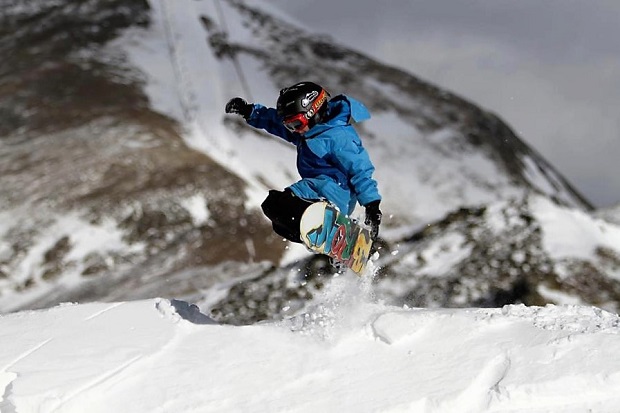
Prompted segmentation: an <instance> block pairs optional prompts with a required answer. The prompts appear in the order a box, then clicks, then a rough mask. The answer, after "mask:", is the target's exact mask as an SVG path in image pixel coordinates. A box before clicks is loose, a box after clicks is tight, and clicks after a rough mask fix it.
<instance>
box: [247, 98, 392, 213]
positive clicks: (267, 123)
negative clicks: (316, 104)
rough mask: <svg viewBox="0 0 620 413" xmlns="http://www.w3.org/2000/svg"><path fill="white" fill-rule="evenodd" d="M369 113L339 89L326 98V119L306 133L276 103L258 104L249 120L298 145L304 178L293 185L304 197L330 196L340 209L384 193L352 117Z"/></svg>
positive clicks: (299, 166) (361, 117)
mask: <svg viewBox="0 0 620 413" xmlns="http://www.w3.org/2000/svg"><path fill="white" fill-rule="evenodd" d="M368 118H370V113H368V110H367V109H366V107H365V106H364V105H363V104H362V103H361V102H358V101H357V100H355V99H353V98H350V97H348V96H345V95H338V96H335V97H334V98H332V99H331V100H330V101H329V102H328V106H327V114H326V116H325V119H326V120H324V121H323V123H319V124H317V125H315V126H314V127H313V128H312V129H310V130H309V131H308V132H306V133H305V134H304V135H301V134H298V133H293V132H290V131H289V130H288V129H286V128H285V127H284V125H283V124H282V119H281V118H280V117H278V115H277V114H276V110H275V109H273V108H267V107H265V106H263V105H260V104H255V105H254V108H253V110H252V114H251V115H250V117H249V118H248V124H250V125H252V126H254V127H256V128H261V129H264V130H266V131H267V132H269V133H272V134H274V135H276V136H279V137H281V138H282V139H284V140H286V141H288V142H290V143H292V144H294V145H295V146H296V147H297V170H298V172H299V175H301V178H302V179H301V180H300V181H298V182H295V183H294V184H293V185H291V186H290V187H289V188H290V189H291V190H292V191H293V193H294V194H295V195H297V196H298V197H300V198H304V199H310V200H315V199H327V200H329V201H331V202H332V203H333V204H335V205H336V206H337V207H338V208H339V209H340V210H341V211H344V212H346V213H347V214H351V213H352V212H353V210H354V209H355V205H356V203H357V202H358V201H359V203H360V204H361V205H367V204H369V203H370V202H373V201H377V200H380V199H381V196H380V195H379V191H378V190H377V182H376V181H375V180H374V179H373V178H372V174H373V172H374V170H375V168H374V166H373V164H372V162H371V161H370V158H369V157H368V153H367V152H366V150H365V149H364V147H363V146H362V141H361V140H360V138H359V136H358V135H357V132H355V129H354V128H353V126H351V119H353V120H354V121H356V122H361V121H363V120H366V119H368Z"/></svg>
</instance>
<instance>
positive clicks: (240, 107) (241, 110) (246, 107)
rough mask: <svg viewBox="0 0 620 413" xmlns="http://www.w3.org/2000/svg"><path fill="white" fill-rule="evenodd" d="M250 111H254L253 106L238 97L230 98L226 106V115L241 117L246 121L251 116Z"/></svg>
mask: <svg viewBox="0 0 620 413" xmlns="http://www.w3.org/2000/svg"><path fill="white" fill-rule="evenodd" d="M252 109H254V105H252V104H251V103H248V102H246V101H245V99H243V98H240V97H236V98H232V99H230V100H229V101H228V103H227V104H226V113H234V114H236V115H241V116H243V118H244V119H245V120H248V118H249V117H250V115H251V114H252Z"/></svg>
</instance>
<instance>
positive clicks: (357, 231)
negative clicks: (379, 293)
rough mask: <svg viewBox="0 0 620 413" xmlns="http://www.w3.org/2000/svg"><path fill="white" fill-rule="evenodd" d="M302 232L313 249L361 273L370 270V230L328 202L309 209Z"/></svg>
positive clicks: (311, 206) (303, 238)
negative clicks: (368, 267) (368, 265)
mask: <svg viewBox="0 0 620 413" xmlns="http://www.w3.org/2000/svg"><path fill="white" fill-rule="evenodd" d="M300 231H301V239H302V241H303V243H304V244H305V245H306V246H307V247H308V248H310V249H311V250H312V251H315V252H317V253H319V254H325V255H328V256H330V257H332V258H334V259H336V260H337V261H339V262H342V263H343V264H345V265H346V266H347V267H348V268H350V269H351V270H353V271H354V272H355V273H357V274H358V275H361V274H362V273H363V272H364V269H366V264H367V263H368V259H369V258H370V249H371V247H372V239H371V237H370V231H369V230H367V229H366V228H363V227H361V226H360V225H359V224H357V223H356V222H355V221H353V220H352V219H351V218H349V217H347V216H346V215H344V214H342V213H341V212H340V211H338V210H337V209H336V208H334V207H333V206H332V205H330V204H328V203H327V202H316V203H314V204H312V205H310V206H309V207H308V208H307V209H306V211H305V212H304V214H303V216H302V217H301V223H300Z"/></svg>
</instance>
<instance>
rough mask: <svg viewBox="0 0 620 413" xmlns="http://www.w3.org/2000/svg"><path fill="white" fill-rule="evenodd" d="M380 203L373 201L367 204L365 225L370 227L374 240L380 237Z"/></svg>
mask: <svg viewBox="0 0 620 413" xmlns="http://www.w3.org/2000/svg"><path fill="white" fill-rule="evenodd" d="M379 203H380V201H372V202H371V203H369V204H366V205H365V206H364V207H365V208H366V219H365V220H364V223H365V224H366V225H370V237H371V238H372V240H373V241H374V240H376V239H377V237H378V236H379V225H381V217H382V214H381V210H380V209H379Z"/></svg>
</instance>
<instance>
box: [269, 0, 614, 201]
mask: <svg viewBox="0 0 620 413" xmlns="http://www.w3.org/2000/svg"><path fill="white" fill-rule="evenodd" d="M270 2H271V3H273V4H276V5H278V6H279V7H281V8H282V9H283V10H284V11H286V12H288V13H289V14H291V15H292V16H293V17H295V18H296V19H297V20H299V21H300V22H302V23H303V24H304V25H305V26H306V27H312V28H314V30H315V31H316V32H319V33H327V34H331V36H332V37H333V38H334V39H335V40H336V41H338V42H339V43H342V44H344V45H347V46H350V47H352V48H354V49H356V50H359V51H361V52H364V53H366V54H369V55H371V56H373V57H376V58H378V59H379V60H382V61H384V62H386V63H389V64H392V65H395V66H398V67H400V68H403V69H405V70H406V71H408V72H410V73H412V74H414V75H416V76H419V77H421V78H422V79H425V80H428V81H430V82H432V83H435V84H437V85H439V86H441V87H444V88H447V89H449V90H451V91H453V92H455V93H457V94H459V95H461V96H463V97H465V98H467V99H469V100H472V101H474V102H475V103H477V104H479V105H481V106H483V107H484V108H485V109H488V110H490V111H492V112H495V113H497V114H498V115H499V116H500V117H502V118H503V119H504V120H505V121H507V122H508V123H509V124H510V125H511V126H512V128H513V129H514V130H515V131H516V132H517V133H518V134H519V136H520V137H521V138H523V139H524V140H525V141H526V142H528V143H529V144H530V145H531V146H533V147H534V148H535V149H536V150H538V151H539V152H540V153H542V155H543V156H544V157H546V158H547V159H548V160H549V161H550V162H551V163H552V164H553V165H554V166H555V167H556V168H558V169H559V171H560V172H561V173H562V174H563V175H564V176H565V177H566V178H568V179H569V181H570V182H571V183H573V184H574V185H575V186H576V187H577V189H578V190H579V191H580V192H581V193H582V194H584V195H585V196H586V197H587V198H588V199H589V200H590V201H591V202H593V203H594V204H595V205H596V206H610V205H613V204H617V203H620V1H619V0H581V1H573V0H468V1H465V0H419V1H413V0H409V1H406V0H386V1H377V0H355V1H354V2H345V1H340V2H338V1H334V0H313V1H311V2H301V1H292V0H270Z"/></svg>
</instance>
